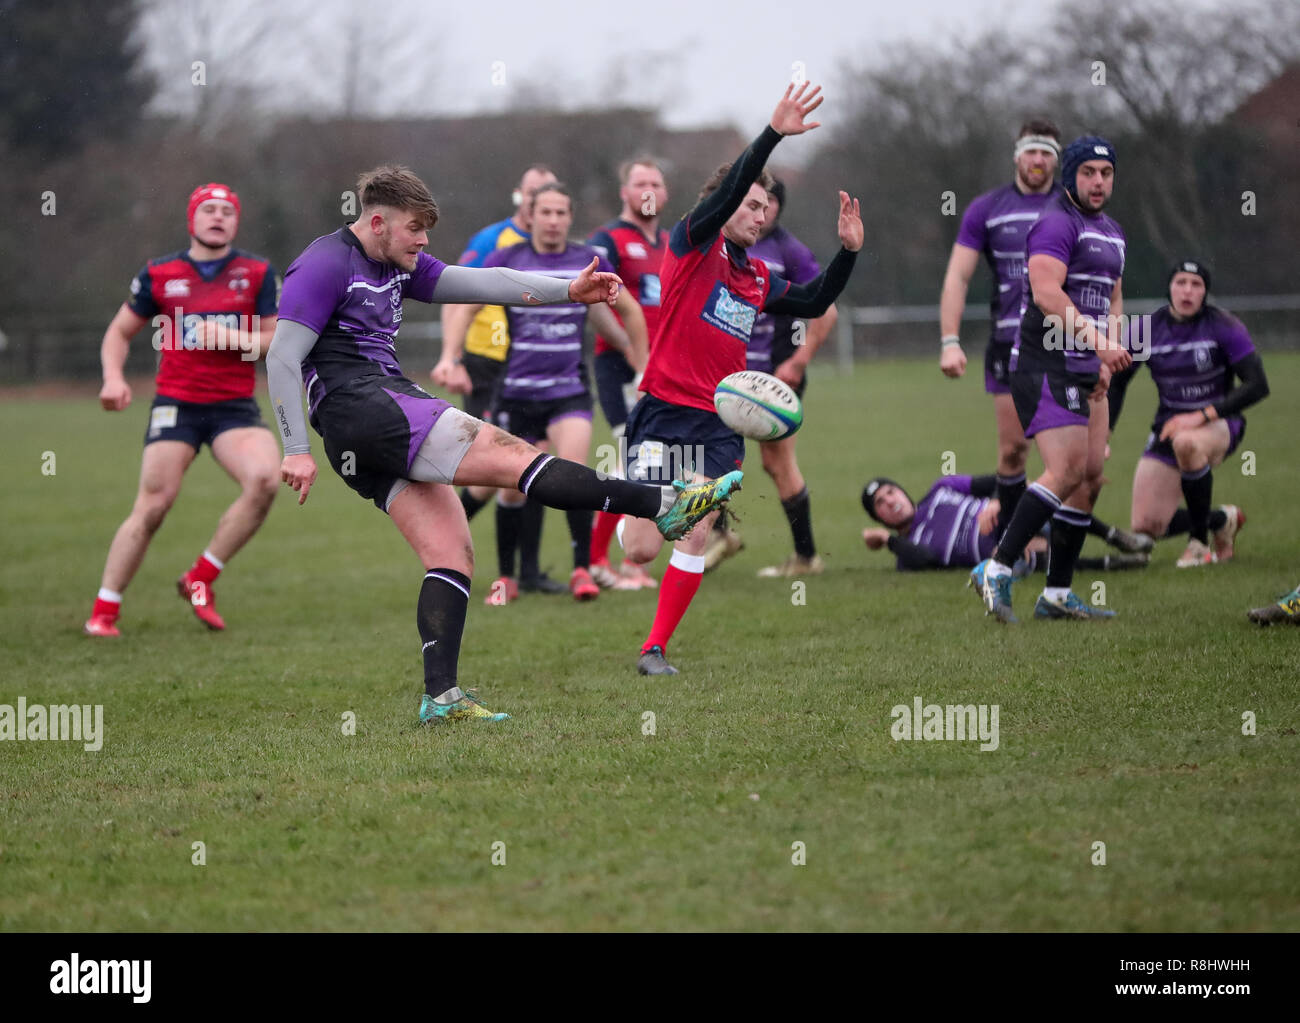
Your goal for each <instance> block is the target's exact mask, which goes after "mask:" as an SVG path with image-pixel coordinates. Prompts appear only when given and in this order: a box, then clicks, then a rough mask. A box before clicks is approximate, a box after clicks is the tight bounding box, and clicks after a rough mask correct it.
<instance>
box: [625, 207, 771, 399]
mask: <svg viewBox="0 0 1300 1023" xmlns="http://www.w3.org/2000/svg"><path fill="white" fill-rule="evenodd" d="M727 250H728V246H727V242H726V239H725V238H724V237H723V235H722V234H721V232H719V233H717V234H714V235H713V238H712V240H711V241H710V242H709V243H708V244H705V245H701V246H699V247H697V248H692V249H688V250H687V251H686V252H685V253H684V254H682V255H680V256H679V255H678V254H677V253H676V252H674V251H673V250H672V249H671V248H670V249H669V250H668V253H667V255H665V256H664V262H663V308H662V310H661V312H660V315H659V326H658V329H657V330H656V331H655V332H654V334H653V335H652V336H651V346H650V362H649V364H648V365H647V366H646V371H645V377H644V379H643V380H642V384H641V389H642V390H643V391H646V392H647V393H649V394H653V395H654V396H655V397H656V398H659V399H660V400H661V401H667V402H670V403H672V404H673V405H685V406H686V407H688V408H698V409H704V410H705V411H708V412H712V411H713V392H714V390H715V389H716V388H717V386H718V381H720V380H721V379H722V378H723V377H725V376H729V375H730V374H732V373H739V372H740V371H741V370H742V369H744V368H745V353H746V351H747V350H748V346H749V335H750V332H751V331H752V330H753V328H754V317H755V316H757V315H758V313H759V311H760V310H761V309H762V308H763V304H764V303H765V302H766V301H767V296H768V294H769V292H770V291H771V287H772V280H771V274H770V273H769V272H768V269H767V265H766V264H764V263H762V262H760V261H759V260H756V259H749V258H748V257H746V258H745V262H744V264H743V265H742V264H740V263H739V262H738V261H737V260H734V259H732V257H731V255H730V254H729V253H728V251H727ZM737 251H743V250H740V249H739V248H738V247H737Z"/></svg>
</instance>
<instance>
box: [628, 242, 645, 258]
mask: <svg viewBox="0 0 1300 1023" xmlns="http://www.w3.org/2000/svg"><path fill="white" fill-rule="evenodd" d="M627 254H628V255H629V256H631V257H632V258H633V259H645V258H646V251H645V246H644V245H642V244H641V243H640V242H628V244H627Z"/></svg>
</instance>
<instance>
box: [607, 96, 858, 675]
mask: <svg viewBox="0 0 1300 1023" xmlns="http://www.w3.org/2000/svg"><path fill="white" fill-rule="evenodd" d="M809 90H811V91H809ZM820 91H821V90H820V87H812V86H811V84H810V83H808V82H804V83H803V84H801V85H800V86H799V89H798V91H797V92H796V91H795V89H794V86H793V85H791V86H788V87H787V88H786V90H785V95H784V96H783V97H782V98H781V100H780V102H779V103H777V105H776V109H775V110H774V111H773V113H772V118H771V121H770V122H769V123H768V125H767V127H765V128H764V129H763V132H762V134H761V135H759V137H758V138H757V139H755V140H754V142H753V143H752V144H751V145H750V146H749V148H748V149H746V150H745V151H744V152H743V153H742V154H741V155H740V158H739V159H738V160H736V162H735V163H734V164H724V165H723V166H722V167H719V168H718V169H717V170H716V171H715V172H714V173H713V176H712V177H711V178H710V179H709V180H708V181H707V182H706V183H705V185H704V188H703V189H701V191H700V199H699V202H698V203H696V205H695V208H694V209H692V210H691V211H690V212H689V213H688V214H686V216H684V217H683V218H682V219H681V220H679V221H678V222H677V224H676V225H675V226H674V227H673V230H672V232H671V234H670V235H669V242H668V248H669V251H668V254H667V255H666V256H665V257H664V263H663V311H662V313H661V317H660V320H659V329H658V330H657V331H656V333H655V337H654V339H653V349H652V350H651V352H650V361H649V364H648V365H647V367H646V371H645V377H644V379H643V380H642V382H641V390H642V391H643V392H645V397H643V398H642V399H641V400H640V401H639V402H637V404H636V408H634V409H633V410H632V413H631V415H630V416H629V417H628V421H627V444H628V448H627V453H628V458H629V463H628V466H627V474H628V478H629V479H643V480H663V479H665V478H669V479H671V478H672V475H675V474H676V473H675V469H674V467H673V466H671V465H670V464H668V463H670V462H671V461H672V455H673V453H678V454H679V457H680V453H683V452H689V453H691V458H692V460H693V459H694V455H695V453H696V452H699V454H700V457H701V458H702V460H703V464H693V465H691V467H690V471H691V472H692V473H693V474H694V477H695V478H696V479H697V480H706V479H711V478H715V477H722V478H724V479H725V478H726V475H727V474H728V471H729V470H734V469H738V468H739V467H740V464H741V462H742V461H743V460H744V457H745V441H744V438H743V437H741V436H740V434H738V433H735V432H733V431H732V430H730V429H729V428H728V427H727V426H726V425H725V424H724V423H723V422H722V420H721V419H719V418H718V414H717V412H715V411H714V407H713V393H714V391H715V390H716V389H717V386H718V382H719V381H720V380H722V378H723V377H725V376H728V375H730V374H731V373H738V372H740V371H741V370H743V369H744V368H745V351H746V348H747V347H748V344H749V339H750V331H751V329H752V328H753V325H754V317H755V316H757V315H758V313H759V312H761V311H766V312H771V313H781V314H788V315H791V316H809V317H817V316H821V315H823V314H824V313H825V312H826V310H827V309H829V308H830V306H831V303H832V302H834V301H835V299H836V297H838V295H839V293H840V292H841V291H842V290H843V289H844V285H845V284H846V283H847V282H848V279H849V274H850V273H851V272H852V270H853V263H854V260H855V258H856V254H857V251H858V250H859V249H860V248H862V216H861V212H860V210H859V207H858V202H857V200H856V199H850V198H849V196H848V195H847V193H845V192H840V193H839V199H840V202H839V217H838V221H837V225H836V230H837V233H838V235H839V239H840V244H841V248H840V250H839V252H837V253H836V255H835V258H834V259H832V260H831V263H830V265H829V266H828V267H827V268H826V270H825V272H823V273H821V274H819V275H818V276H817V277H816V278H814V279H813V280H811V281H808V282H807V283H805V284H792V283H791V282H790V281H787V280H786V279H785V278H783V277H782V276H781V275H780V274H776V273H772V272H771V271H770V270H769V269H768V267H767V266H766V265H765V264H763V263H761V262H759V261H758V260H755V259H751V258H750V257H749V254H748V252H747V251H746V250H747V249H748V248H749V246H751V245H753V244H754V243H755V242H756V241H758V235H759V231H760V230H761V229H762V227H763V224H764V223H765V220H766V211H767V186H768V185H769V184H770V183H771V178H770V177H769V176H768V174H767V172H766V171H764V170H763V165H764V164H765V163H766V162H767V158H768V156H769V155H770V154H771V152H772V150H773V149H774V148H776V144H777V143H778V142H780V141H781V139H782V138H783V137H784V136H786V135H802V134H803V133H804V132H806V131H811V130H812V129H813V128H816V127H817V123H816V122H813V123H806V120H805V119H806V118H807V117H808V116H809V115H810V114H811V113H812V112H813V111H814V110H815V109H816V108H817V107H818V106H820V105H821V102H822V99H821V97H820V96H818V93H819V92H820ZM665 474H667V475H665ZM711 525H712V519H710V520H709V521H708V522H706V523H705V524H703V525H701V526H700V527H699V528H698V529H696V530H694V531H693V532H692V533H691V534H690V535H689V536H687V537H686V538H685V539H683V540H681V541H679V542H678V544H677V546H676V549H675V550H674V551H673V554H672V557H671V559H670V560H669V562H668V568H667V569H666V570H665V572H664V575H663V581H662V582H661V583H660V586H659V603H658V606H657V607H656V609H655V618H654V623H653V624H652V625H651V627H650V634H649V635H648V636H647V637H646V640H645V642H644V643H643V644H642V645H641V650H640V653H639V655H638V657H637V671H639V672H640V673H641V674H643V675H675V674H676V673H677V669H676V668H674V667H673V666H672V665H671V664H669V663H668V659H667V655H666V651H667V648H668V641H669V640H670V639H671V638H672V634H673V632H674V630H675V629H676V628H677V625H678V623H680V622H681V620H682V616H683V615H684V614H685V613H686V609H687V608H688V607H689V606H690V603H691V600H692V599H693V598H694V597H695V594H696V592H697V591H698V590H699V588H700V580H701V578H702V576H703V573H704V548H705V545H706V543H707V541H708V535H709V527H710V526H711ZM624 527H625V528H623V527H620V528H622V533H623V535H622V536H621V537H620V540H621V542H622V544H623V548H624V550H625V551H626V553H627V556H628V557H629V558H631V559H632V560H633V561H634V562H637V563H638V564H646V563H647V562H650V561H653V560H654V559H655V557H656V555H658V553H659V550H660V548H661V547H662V546H663V541H664V538H663V536H662V535H660V534H659V533H658V532H656V531H655V530H654V529H653V528H651V527H650V525H649V523H645V522H628V523H624Z"/></svg>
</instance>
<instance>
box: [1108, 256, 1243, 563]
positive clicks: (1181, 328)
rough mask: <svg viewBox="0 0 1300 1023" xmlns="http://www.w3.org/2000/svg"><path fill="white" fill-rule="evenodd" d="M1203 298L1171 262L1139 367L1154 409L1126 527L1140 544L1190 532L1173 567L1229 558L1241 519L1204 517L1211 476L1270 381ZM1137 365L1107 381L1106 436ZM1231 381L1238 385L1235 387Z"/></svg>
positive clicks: (1238, 327) (1230, 514)
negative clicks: (1165, 293) (1141, 538)
mask: <svg viewBox="0 0 1300 1023" xmlns="http://www.w3.org/2000/svg"><path fill="white" fill-rule="evenodd" d="M1209 290H1210V271H1209V270H1208V269H1207V268H1206V266H1205V264H1204V263H1201V262H1200V261H1198V260H1195V259H1185V260H1180V261H1179V262H1178V263H1175V264H1174V267H1173V269H1172V270H1171V271H1170V272H1169V304H1168V305H1165V306H1161V308H1159V309H1157V310H1156V311H1155V312H1154V313H1153V314H1152V316H1151V321H1150V322H1151V336H1150V338H1148V339H1147V340H1148V343H1149V345H1150V348H1149V352H1148V355H1149V358H1148V359H1147V362H1146V365H1147V368H1148V369H1150V370H1151V378H1152V379H1153V380H1154V381H1155V384H1156V391H1157V392H1158V393H1159V396H1160V404H1159V405H1158V406H1157V408H1156V415H1155V419H1154V421H1153V422H1152V423H1151V433H1150V435H1149V436H1148V437H1147V445H1146V450H1145V451H1143V452H1142V457H1141V458H1140V459H1138V464H1137V469H1136V470H1135V471H1134V474H1133V515H1132V527H1133V529H1134V530H1136V531H1137V532H1139V533H1144V534H1146V535H1148V536H1160V537H1164V536H1174V535H1176V534H1178V533H1183V532H1187V533H1190V534H1191V539H1190V540H1189V541H1188V543H1187V549H1186V550H1184V551H1183V554H1182V557H1180V558H1179V559H1178V561H1177V562H1176V564H1177V567H1179V568H1192V567H1195V566H1198V565H1209V564H1213V563H1214V562H1216V561H1226V560H1227V559H1228V558H1231V557H1232V553H1233V541H1234V539H1235V538H1236V535H1237V530H1238V529H1240V528H1241V526H1242V524H1243V523H1244V522H1245V521H1246V517H1245V515H1244V514H1243V513H1242V511H1241V509H1240V508H1238V507H1237V506H1236V505H1224V506H1223V507H1222V508H1220V509H1219V510H1218V511H1217V512H1211V510H1210V501H1211V497H1212V496H1213V493H1214V476H1213V469H1214V467H1215V466H1217V465H1219V464H1220V463H1221V462H1222V461H1223V460H1224V459H1225V458H1227V457H1228V455H1230V454H1232V452H1233V451H1235V450H1236V449H1237V445H1238V444H1240V443H1241V438H1242V436H1243V435H1244V434H1245V432H1246V420H1245V417H1244V416H1242V415H1241V413H1242V412H1243V411H1244V410H1246V409H1248V408H1250V406H1252V405H1254V404H1255V403H1256V402H1259V401H1262V400H1263V399H1264V398H1267V397H1268V378H1267V377H1266V376H1265V375H1264V364H1263V363H1262V362H1261V361H1260V358H1259V353H1258V352H1256V351H1255V345H1254V343H1253V342H1252V341H1251V339H1250V334H1249V333H1248V332H1247V331H1246V328H1245V326H1244V325H1243V324H1242V322H1241V321H1240V320H1239V319H1237V318H1236V317H1235V316H1233V315H1232V314H1231V313H1229V312H1227V311H1226V310H1223V309H1220V308H1219V307H1218V306H1214V305H1210V304H1209V303H1208V302H1207V301H1206V294H1207V293H1208V292H1209ZM1139 365H1140V363H1136V362H1135V363H1134V364H1133V365H1132V366H1131V367H1130V368H1129V369H1128V370H1126V371H1124V372H1123V373H1117V374H1116V375H1115V379H1114V380H1112V381H1111V390H1110V425H1111V429H1112V430H1113V429H1114V428H1115V424H1116V423H1117V422H1118V421H1119V415H1120V411H1121V409H1122V408H1123V407H1124V392H1125V391H1126V390H1127V388H1128V384H1129V381H1130V380H1131V379H1132V378H1133V374H1134V373H1136V372H1137V369H1138V366H1139ZM1234 376H1235V377H1237V378H1239V379H1240V381H1241V383H1240V384H1238V385H1237V386H1236V387H1233V386H1232V384H1233V378H1234ZM1180 498H1182V499H1185V500H1186V502H1187V510H1186V512H1183V511H1182V509H1180V508H1178V502H1179V499H1180ZM1180 513H1181V514H1180ZM1211 532H1213V540H1214V546H1213V547H1211V546H1210V539H1211Z"/></svg>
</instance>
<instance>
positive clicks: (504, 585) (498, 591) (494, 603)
mask: <svg viewBox="0 0 1300 1023" xmlns="http://www.w3.org/2000/svg"><path fill="white" fill-rule="evenodd" d="M518 599H519V584H518V583H517V582H515V581H514V580H513V579H511V578H510V577H509V576H508V575H503V576H501V577H500V578H499V579H496V580H494V581H493V583H492V585H491V586H490V587H489V588H488V595H487V596H486V597H484V598H483V603H484V604H487V605H488V607H502V606H503V605H505V604H509V603H510V602H511V601H512V600H518Z"/></svg>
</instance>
